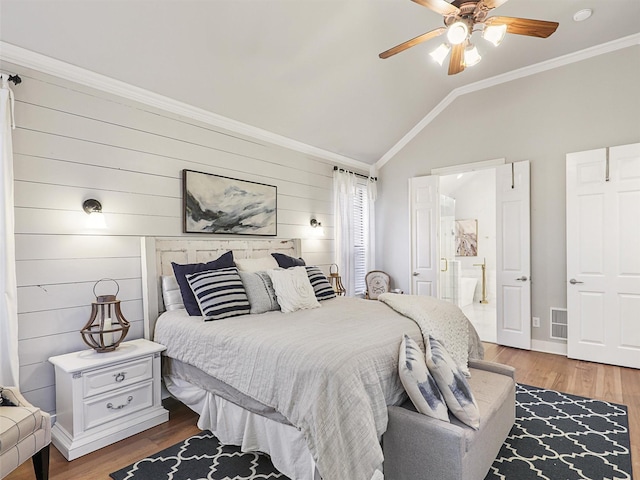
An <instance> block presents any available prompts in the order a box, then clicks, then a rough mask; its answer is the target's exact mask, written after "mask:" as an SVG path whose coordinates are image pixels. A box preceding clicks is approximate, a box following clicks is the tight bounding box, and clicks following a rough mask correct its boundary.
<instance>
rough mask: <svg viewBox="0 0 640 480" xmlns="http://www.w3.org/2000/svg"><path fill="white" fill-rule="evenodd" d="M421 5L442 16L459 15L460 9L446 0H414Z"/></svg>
mask: <svg viewBox="0 0 640 480" xmlns="http://www.w3.org/2000/svg"><path fill="white" fill-rule="evenodd" d="M413 1H414V2H416V3H419V4H420V5H422V6H424V7H427V8H430V9H431V10H433V11H434V12H436V13H439V14H440V15H457V14H458V12H460V9H459V8H458V7H456V6H455V5H451V4H450V3H449V2H446V1H445V0H413Z"/></svg>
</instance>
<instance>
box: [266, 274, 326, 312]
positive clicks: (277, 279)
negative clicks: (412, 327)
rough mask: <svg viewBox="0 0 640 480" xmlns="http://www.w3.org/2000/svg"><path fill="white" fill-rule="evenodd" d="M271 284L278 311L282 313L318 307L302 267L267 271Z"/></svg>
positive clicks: (314, 294)
mask: <svg viewBox="0 0 640 480" xmlns="http://www.w3.org/2000/svg"><path fill="white" fill-rule="evenodd" d="M267 273H268V274H269V276H270V277H271V281H272V282H273V288H274V289H275V291H276V297H277V298H278V303H279V304H280V309H281V310H282V311H283V312H284V313H289V312H295V311H296V310H302V309H308V308H317V307H319V306H320V304H319V303H318V300H317V299H316V293H315V292H314V290H313V287H312V286H311V282H309V277H308V276H307V270H306V269H305V268H304V267H292V268H288V269H286V270H269V271H267Z"/></svg>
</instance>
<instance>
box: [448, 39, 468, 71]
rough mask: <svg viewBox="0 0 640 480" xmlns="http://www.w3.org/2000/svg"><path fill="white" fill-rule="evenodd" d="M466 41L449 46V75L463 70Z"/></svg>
mask: <svg viewBox="0 0 640 480" xmlns="http://www.w3.org/2000/svg"><path fill="white" fill-rule="evenodd" d="M465 43H466V42H462V43H460V44H458V45H454V46H453V47H452V48H451V59H450V60H449V75H455V74H456V73H460V72H461V71H463V70H464V46H465Z"/></svg>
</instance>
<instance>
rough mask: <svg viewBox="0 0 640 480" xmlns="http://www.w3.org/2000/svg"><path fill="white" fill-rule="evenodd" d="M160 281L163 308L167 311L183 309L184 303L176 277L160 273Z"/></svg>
mask: <svg viewBox="0 0 640 480" xmlns="http://www.w3.org/2000/svg"><path fill="white" fill-rule="evenodd" d="M160 279H161V281H162V300H163V301H164V308H165V310H166V311H167V312H170V311H171V310H178V309H181V308H182V309H184V303H182V293H181V292H180V285H178V281H177V280H176V277H174V276H173V275H162V276H161V277H160Z"/></svg>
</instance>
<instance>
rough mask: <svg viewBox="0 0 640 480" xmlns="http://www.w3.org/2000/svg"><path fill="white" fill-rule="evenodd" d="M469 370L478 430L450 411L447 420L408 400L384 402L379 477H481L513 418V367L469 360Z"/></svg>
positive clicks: (415, 479)
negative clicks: (385, 421) (421, 410)
mask: <svg viewBox="0 0 640 480" xmlns="http://www.w3.org/2000/svg"><path fill="white" fill-rule="evenodd" d="M469 369H470V372H471V378H469V379H468V381H469V385H470V387H471V390H472V392H473V395H474V396H475V398H476V401H477V403H478V408H479V411H480V429H479V430H474V429H472V428H470V427H468V426H466V425H464V424H463V423H461V422H460V421H459V420H458V419H457V418H455V417H454V416H452V415H449V417H450V420H451V423H447V422H444V421H442V420H438V419H435V418H432V417H429V416H426V415H423V414H421V413H418V412H417V411H416V409H415V408H414V406H413V404H412V402H411V400H408V401H407V402H405V403H404V404H403V405H401V406H390V407H389V423H388V425H387V431H386V433H385V434H384V435H383V436H382V446H383V450H384V478H385V480H482V479H484V478H485V476H486V475H487V473H488V472H489V468H490V467H491V464H492V463H493V461H494V460H495V458H496V456H497V454H498V452H499V451H500V447H501V446H502V444H503V443H504V440H505V439H506V438H507V435H508V434H509V431H510V430H511V427H512V426H513V423H514V421H515V396H516V391H515V380H514V372H515V370H514V369H513V368H512V367H509V366H507V365H501V364H498V363H493V362H487V361H484V360H469Z"/></svg>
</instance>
